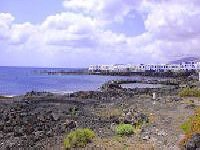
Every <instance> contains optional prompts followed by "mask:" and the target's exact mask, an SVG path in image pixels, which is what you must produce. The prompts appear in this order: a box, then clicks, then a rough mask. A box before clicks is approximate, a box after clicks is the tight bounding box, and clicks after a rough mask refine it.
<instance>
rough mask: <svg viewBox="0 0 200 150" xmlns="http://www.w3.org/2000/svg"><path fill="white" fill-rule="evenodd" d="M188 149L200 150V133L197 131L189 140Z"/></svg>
mask: <svg viewBox="0 0 200 150" xmlns="http://www.w3.org/2000/svg"><path fill="white" fill-rule="evenodd" d="M186 149H187V150H198V149H200V133H196V134H194V135H193V136H192V138H191V139H189V140H188V142H187V144H186Z"/></svg>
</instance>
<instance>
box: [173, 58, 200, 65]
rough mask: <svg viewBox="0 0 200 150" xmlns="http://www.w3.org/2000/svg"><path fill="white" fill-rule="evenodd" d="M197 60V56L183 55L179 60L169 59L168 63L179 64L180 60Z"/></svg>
mask: <svg viewBox="0 0 200 150" xmlns="http://www.w3.org/2000/svg"><path fill="white" fill-rule="evenodd" d="M198 60H200V58H199V57H184V58H181V59H179V60H175V61H170V62H169V63H170V64H180V63H181V62H184V61H198Z"/></svg>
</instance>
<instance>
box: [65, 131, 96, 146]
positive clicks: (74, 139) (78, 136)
mask: <svg viewBox="0 0 200 150" xmlns="http://www.w3.org/2000/svg"><path fill="white" fill-rule="evenodd" d="M94 137H95V133H94V132H93V131H92V130H91V129H88V128H85V129H77V130H75V131H72V132H70V133H69V134H68V135H67V137H66V138H65V139H64V146H65V149H70V148H80V147H85V146H86V144H88V143H89V142H91V141H92V139H93V138H94Z"/></svg>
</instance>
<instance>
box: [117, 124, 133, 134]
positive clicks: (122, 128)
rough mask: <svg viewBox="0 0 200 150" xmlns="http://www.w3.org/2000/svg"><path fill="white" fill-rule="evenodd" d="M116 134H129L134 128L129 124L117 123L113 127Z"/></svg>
mask: <svg viewBox="0 0 200 150" xmlns="http://www.w3.org/2000/svg"><path fill="white" fill-rule="evenodd" d="M115 131H116V133H117V134H118V135H121V136H123V135H131V134H133V133H134V128H133V126H132V125H131V124H119V125H117V127H116V129H115Z"/></svg>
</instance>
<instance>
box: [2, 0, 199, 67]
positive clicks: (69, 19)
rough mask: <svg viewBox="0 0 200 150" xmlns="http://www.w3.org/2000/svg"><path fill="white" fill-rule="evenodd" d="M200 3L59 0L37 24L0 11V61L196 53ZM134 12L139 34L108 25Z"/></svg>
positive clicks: (139, 58) (128, 59)
mask: <svg viewBox="0 0 200 150" xmlns="http://www.w3.org/2000/svg"><path fill="white" fill-rule="evenodd" d="M199 4H200V3H199V2H198V1H197V0H191V1H187V0H184V2H183V3H181V2H180V1H178V0H175V1H172V0H169V1H158V0H152V1H148V0H143V1H140V0H136V1H135V0H134V1H133V0H126V1H124V0H101V1H100V0H64V2H63V5H64V6H65V8H66V11H65V12H62V13H58V14H55V15H53V16H48V17H47V18H46V19H45V20H44V21H43V22H41V23H40V24H37V25H34V24H31V23H28V22H27V23H23V24H15V23H14V22H13V21H14V19H15V18H14V17H13V16H12V15H11V14H9V13H0V42H1V49H0V51H1V56H0V58H1V61H0V64H1V63H2V64H8V63H9V62H8V61H6V60H5V59H4V61H3V59H2V58H5V57H10V58H12V59H13V64H17V65H24V64H26V63H27V64H28V65H37V66H38V65H47V66H48V65H50V64H53V65H54V66H67V67H79V66H84V67H85V66H87V65H89V64H93V63H94V64H95V63H154V62H156V63H157V62H166V61H167V60H169V59H172V58H176V57H179V56H187V55H195V56H196V55H200V54H199V53H200V50H199V47H200V43H199V40H200V27H199V23H200V17H199V16H200V9H199V7H200V5H199ZM134 11H136V12H137V13H139V14H140V15H141V16H142V17H143V19H144V25H145V29H146V31H145V32H144V33H142V34H141V35H138V36H127V35H126V34H125V33H115V32H113V31H112V28H110V29H109V27H108V24H113V26H114V25H115V24H117V23H120V22H125V21H126V16H128V15H130V14H132V13H133V12H134ZM132 19H135V18H132ZM124 28H127V26H124ZM128 28H130V26H129V27H128ZM132 28H134V27H132ZM25 62H26V63H25ZM10 63H11V62H10Z"/></svg>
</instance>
